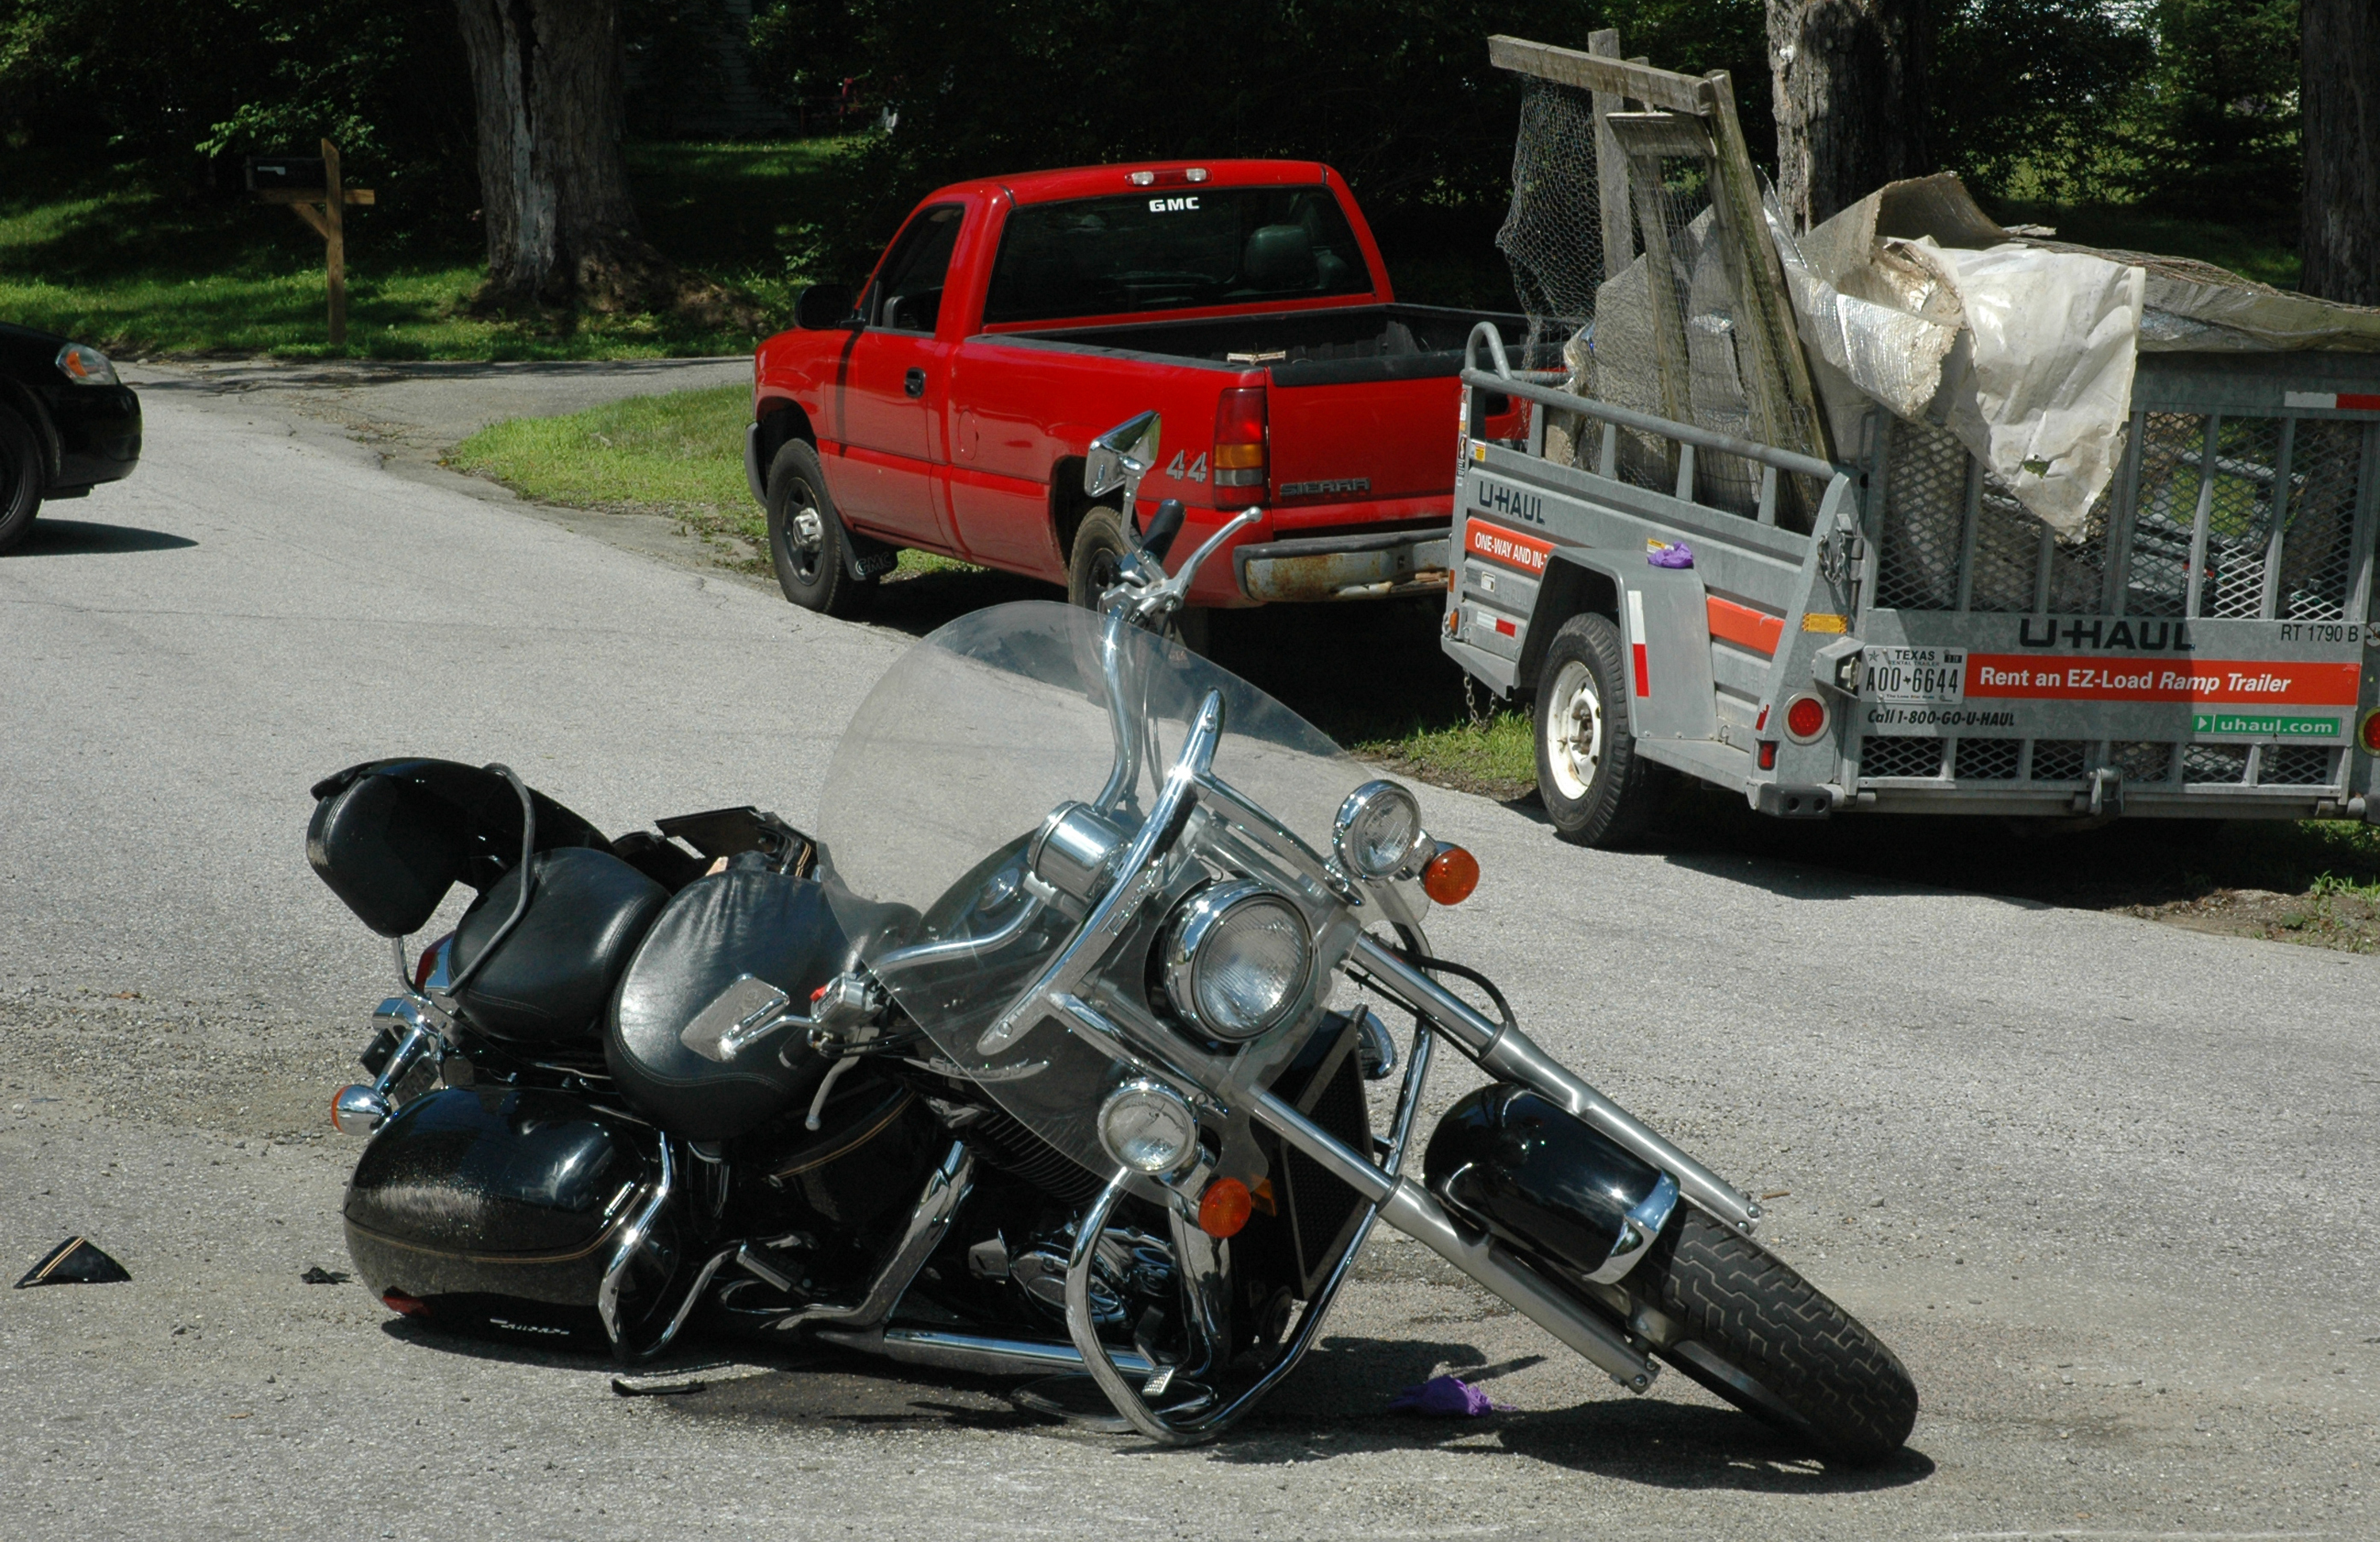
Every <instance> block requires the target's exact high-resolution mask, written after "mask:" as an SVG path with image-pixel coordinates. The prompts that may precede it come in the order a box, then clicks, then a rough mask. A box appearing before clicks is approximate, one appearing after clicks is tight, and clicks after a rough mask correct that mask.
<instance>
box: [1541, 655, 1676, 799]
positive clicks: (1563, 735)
mask: <svg viewBox="0 0 2380 1542" xmlns="http://www.w3.org/2000/svg"><path fill="white" fill-rule="evenodd" d="M1628 702H1629V696H1628V675H1627V672H1626V670H1625V668H1624V667H1623V665H1622V663H1621V648H1620V629H1619V628H1618V627H1617V626H1614V625H1612V624H1611V622H1610V620H1609V618H1608V617H1605V616H1599V615H1574V616H1573V617H1571V618H1570V619H1569V620H1568V621H1565V622H1563V623H1562V624H1561V628H1560V630H1559V631H1557V632H1555V633H1554V635H1553V640H1552V641H1550V642H1549V643H1548V644H1547V645H1546V657H1545V662H1544V663H1543V664H1542V665H1541V666H1540V667H1539V669H1538V672H1537V701H1536V740H1537V795H1538V796H1540V797H1541V798H1543V799H1544V800H1545V805H1546V813H1547V814H1548V816H1549V817H1550V818H1551V819H1552V820H1553V823H1554V829H1555V831H1556V832H1559V833H1560V836H1561V838H1562V839H1563V840H1565V841H1574V842H1576V843H1578V844H1581V845H1587V846H1617V845H1624V844H1627V843H1628V842H1629V841H1632V840H1633V839H1634V838H1635V837H1637V836H1638V835H1640V834H1642V833H1643V832H1644V830H1645V825H1646V824H1647V823H1648V822H1649V821H1650V820H1651V818H1652V815H1653V809H1654V806H1655V805H1656V804H1657V803H1658V802H1659V800H1660V795H1661V778H1660V776H1659V774H1658V772H1659V770H1660V768H1658V766H1655V765H1654V764H1653V763H1652V762H1651V761H1649V760H1645V759H1642V758H1640V757H1639V756H1638V755H1637V753H1636V738H1635V735H1633V734H1632V733H1630V732H1629V724H1628Z"/></svg>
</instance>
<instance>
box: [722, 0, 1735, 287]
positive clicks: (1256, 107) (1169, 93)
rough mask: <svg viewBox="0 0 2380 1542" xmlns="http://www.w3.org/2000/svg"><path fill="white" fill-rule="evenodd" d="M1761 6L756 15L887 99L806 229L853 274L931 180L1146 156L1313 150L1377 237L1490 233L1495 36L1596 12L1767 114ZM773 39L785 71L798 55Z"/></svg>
mask: <svg viewBox="0 0 2380 1542" xmlns="http://www.w3.org/2000/svg"><path fill="white" fill-rule="evenodd" d="M1762 14H1763V13H1762V9H1761V5H1760V3H1759V0H1699V3H1696V0H1617V3H1614V4H1611V5H1609V6H1597V5H1594V4H1581V3H1579V0H1500V3H1491V0H1415V3H1414V4H1409V5H1404V6H1381V5H1379V4H1378V3H1377V0H1300V3H1295V4H1288V5H1283V4H1279V3H1277V0H1081V3H1078V4H1075V5H1072V6H1050V5H1046V4H1038V3H1026V0H1005V3H1002V0H991V3H986V4H977V5H965V6H953V5H949V4H946V3H942V0H844V3H843V4H832V3H831V0H781V4H779V5H778V6H773V7H771V8H770V9H768V10H767V11H765V12H764V13H763V14H762V16H761V18H760V20H759V22H758V23H756V32H757V34H758V35H759V36H760V37H761V38H762V40H763V42H764V46H766V47H767V48H770V49H775V48H777V47H778V46H779V44H778V42H776V41H775V40H779V39H785V38H789V37H790V36H791V35H793V34H794V33H795V30H797V27H798V26H802V25H807V26H808V27H811V28H814V29H817V30H818V35H820V37H821V39H822V40H823V41H824V42H825V43H826V47H825V49H824V50H823V59H822V61H821V65H820V66H813V67H812V68H813V70H814V71H815V74H816V76H817V77H819V78H820V84H821V85H826V84H828V83H829V78H832V77H834V76H836V75H838V74H851V75H856V76H858V77H859V79H860V81H861V85H862V88H863V90H864V91H866V93H867V94H868V97H869V99H870V100H871V101H874V102H876V103H880V105H881V106H882V107H883V108H884V109H885V110H886V111H888V112H889V113H890V114H891V115H892V117H893V125H892V129H891V131H890V132H889V133H882V132H880V133H874V134H870V135H868V136H867V137H865V138H864V139H862V140H859V141H858V142H857V143H856V144H855V145H854V147H853V149H852V150H851V152H849V154H848V156H847V158H846V159H845V161H844V164H843V166H842V167H841V168H840V176H839V183H840V189H841V192H840V196H839V197H838V199H837V200H836V201H835V207H836V210H837V213H836V217H835V218H834V219H832V221H830V222H823V223H821V224H820V226H819V227H817V228H816V229H815V230H814V231H812V232H811V233H810V239H811V243H812V245H813V247H814V249H815V250H816V253H817V257H818V266H819V267H820V271H822V272H833V273H838V274H850V273H858V272H860V271H862V270H864V268H865V267H866V266H867V265H868V263H869V262H871V261H873V260H874V258H875V257H876V255H877V253H878V251H879V250H880V249H881V247H882V244H883V242H884V241H885V240H886V238H887V237H889V236H890V235H891V234H892V230H893V228H894V227H895V226H896V225H897V224H898V223H899V221H900V218H901V216H902V215H904V214H905V213H906V212H908V210H909V209H910V207H911V206H912V205H913V204H914V203H915V202H916V200H917V199H918V198H919V197H920V196H922V195H923V194H924V193H926V192H928V191H929V190H931V189H932V188H935V187H937V186H940V185H941V184H944V183H948V182H952V181H957V180H961V179H965V178H969V177H977V176H997V175H999V174H1002V173H1006V172H1017V171H1026V170H1032V169H1036V168H1039V167H1047V166H1063V165H1082V164H1097V163H1101V162H1111V161H1128V160H1135V159H1153V158H1159V157H1164V158H1173V157H1194V158H1207V157H1213V158H1225V157H1233V156H1286V157H1293V158H1304V159H1315V160H1320V161H1324V162H1327V163H1329V164H1331V165H1333V166H1335V167H1336V168H1338V170H1339V171H1340V172H1341V173H1342V174H1343V175H1344V176H1346V177H1347V178H1348V180H1349V182H1350V183H1351V184H1353V185H1354V188H1355V190H1356V194H1357V196H1358V198H1359V199H1361V200H1362V201H1363V203H1364V206H1365V208H1366V211H1367V212H1369V213H1370V214H1371V215H1372V216H1373V218H1374V220H1375V223H1376V225H1378V226H1380V227H1381V230H1380V233H1381V235H1382V237H1383V240H1384V241H1385V242H1387V243H1388V244H1389V245H1390V246H1391V247H1395V246H1400V245H1412V246H1415V247H1438V248H1440V249H1442V248H1443V247H1444V246H1446V245H1447V244H1449V242H1450V240H1451V238H1453V237H1456V236H1457V235H1458V233H1459V235H1460V237H1462V238H1463V239H1466V240H1472V241H1475V242H1476V243H1477V245H1478V246H1479V248H1480V249H1481V250H1482V251H1485V250H1486V249H1487V247H1486V239H1487V237H1488V234H1489V233H1490V232H1492V230H1493V228H1494V225H1495V223H1496V220H1497V219H1498V218H1499V217H1500V215H1501V214H1502V212H1503V207H1504V200H1505V196H1506V183H1507V178H1508V176H1509V173H1510V169H1511V164H1512V123H1513V119H1514V115H1515V110H1516V106H1517V103H1518V101H1519V86H1518V83H1517V82H1516V81H1515V79H1513V78H1512V76H1510V75H1507V74H1506V73H1504V72H1503V71H1500V70H1497V69H1494V68H1491V67H1489V66H1488V57H1487V46H1486V40H1487V38H1488V35H1489V34H1491V33H1496V32H1510V33H1514V34H1518V35H1522V36H1526V37H1532V38H1536V39H1540V40H1543V41H1546V42H1559V43H1564V44H1567V45H1570V46H1575V47H1584V46H1585V43H1586V40H1587V34H1588V33H1589V32H1590V31H1592V30H1594V29H1595V28H1596V27H1597V26H1599V25H1602V24H1603V23H1604V22H1605V21H1606V20H1607V19H1608V20H1610V21H1612V22H1614V23H1616V24H1617V25H1619V26H1620V27H1621V39H1622V42H1623V44H1624V45H1625V46H1626V48H1627V50H1628V51H1629V52H1630V53H1636V52H1645V53H1648V54H1653V55H1656V56H1657V57H1658V58H1659V60H1660V62H1661V63H1663V64H1665V65H1670V66H1677V67H1691V68H1701V67H1728V68H1731V69H1733V70H1735V71H1736V78H1737V90H1738V94H1739V97H1740V99H1742V100H1743V101H1744V102H1745V103H1746V104H1747V106H1749V107H1751V108H1752V110H1751V111H1749V112H1747V113H1746V114H1745V116H1746V119H1747V122H1751V123H1762V122H1765V120H1766V116H1767V115H1766V114H1765V113H1762V112H1760V111H1759V110H1758V107H1759V105H1760V104H1761V103H1765V101H1766V91H1767V88H1766V70H1765V66H1764V65H1763V64H1762V62H1761V61H1762V57H1763V55H1762V44H1761V42H1760V38H1761V26H1762V23H1761V16H1762ZM790 56H791V55H790V54H784V55H778V54H772V55H771V57H773V58H779V59H780V60H781V63H780V66H779V67H780V68H781V69H782V67H783V64H782V60H783V59H784V58H788V57H790ZM779 78H780V79H782V76H780V77H779ZM1401 237H1403V238H1402V239H1401ZM1504 303H1510V302H1509V299H1506V300H1505V301H1504Z"/></svg>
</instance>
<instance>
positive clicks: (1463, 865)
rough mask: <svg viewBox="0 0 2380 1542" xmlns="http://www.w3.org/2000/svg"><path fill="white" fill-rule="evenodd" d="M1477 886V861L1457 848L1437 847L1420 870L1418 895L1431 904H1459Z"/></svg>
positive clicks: (1467, 897)
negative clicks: (1425, 898) (1424, 866)
mask: <svg viewBox="0 0 2380 1542" xmlns="http://www.w3.org/2000/svg"><path fill="white" fill-rule="evenodd" d="M1478 887H1479V858H1477V857H1475V856H1472V855H1471V854H1470V853H1469V852H1467V851H1464V850H1463V848H1462V847H1461V846H1440V847H1439V848H1438V855H1437V856H1433V857H1431V858H1430V859H1429V865H1428V866H1427V867H1426V868H1422V870H1421V892H1423V893H1425V894H1427V895H1428V896H1429V897H1430V900H1431V901H1432V903H1434V904H1438V905H1461V904H1462V903H1463V901H1464V900H1467V899H1469V898H1470V897H1471V891H1473V890H1474V889H1476V888H1478Z"/></svg>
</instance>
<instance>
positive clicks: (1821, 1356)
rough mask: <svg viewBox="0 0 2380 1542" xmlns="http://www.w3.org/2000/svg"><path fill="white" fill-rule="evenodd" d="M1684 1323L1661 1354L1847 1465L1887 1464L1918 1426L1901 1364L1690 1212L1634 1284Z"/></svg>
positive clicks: (1845, 1316) (1819, 1299) (1811, 1292)
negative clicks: (1914, 1426)
mask: <svg viewBox="0 0 2380 1542" xmlns="http://www.w3.org/2000/svg"><path fill="white" fill-rule="evenodd" d="M1627 1288H1628V1291H1629V1293H1631V1294H1632V1295H1634V1296H1637V1297H1639V1298H1640V1299H1643V1300H1646V1301H1648V1302H1650V1303H1651V1304H1652V1305H1654V1306H1656V1307H1658V1309H1659V1310H1660V1311H1661V1312H1662V1313H1663V1314H1665V1315H1666V1316H1668V1317H1670V1318H1672V1319H1674V1320H1676V1321H1677V1322H1679V1323H1680V1324H1682V1326H1683V1329H1684V1333H1683V1336H1682V1337H1681V1338H1679V1339H1676V1340H1674V1341H1673V1342H1671V1343H1670V1345H1669V1346H1668V1347H1666V1348H1664V1349H1662V1350H1661V1351H1660V1354H1661V1357H1662V1358H1663V1359H1665V1360H1667V1361H1669V1362H1670V1364H1671V1365H1673V1366H1677V1368H1678V1369H1679V1370H1681V1371H1682V1372H1684V1373H1685V1374H1686V1375H1687V1376H1689V1377H1691V1378H1693V1379H1694V1380H1695V1381H1698V1382H1700V1383H1701V1384H1702V1385H1703V1386H1704V1387H1705V1388H1706V1389H1708V1390H1710V1391H1711V1392H1712V1393H1714V1394H1716V1395H1717V1396H1718V1397H1720V1398H1722V1399H1724V1400H1726V1401H1727V1402H1731V1403H1733V1404H1734V1405H1735V1406H1736V1407H1738V1408H1741V1409H1743V1411H1744V1412H1745V1413H1747V1414H1749V1415H1752V1416H1753V1417H1754V1418H1756V1419H1759V1420H1761V1421H1762V1422H1763V1423H1765V1424H1768V1425H1770V1426H1773V1427H1776V1428H1778V1429H1780V1430H1783V1431H1785V1432H1786V1433H1787V1434H1790V1435H1793V1436H1796V1437H1798V1438H1800V1439H1803V1440H1806V1441H1808V1442H1809V1443H1811V1444H1812V1445H1814V1446H1815V1447H1817V1448H1818V1449H1819V1450H1820V1451H1825V1452H1827V1453H1828V1455H1831V1456H1834V1457H1837V1458H1839V1459H1840V1460H1842V1461H1844V1462H1849V1463H1858V1464H1862V1465H1871V1464H1874V1463H1878V1462H1883V1461H1886V1460H1888V1459H1889V1458H1890V1457H1891V1456H1892V1454H1893V1453H1894V1452H1895V1451H1899V1450H1900V1447H1901V1444H1902V1442H1904V1441H1906V1440H1907V1439H1909V1431H1910V1429H1911V1427H1913V1425H1915V1424H1916V1422H1917V1387H1916V1384H1915V1383H1914V1382H1913V1381H1911V1380H1910V1379H1909V1372H1908V1371H1907V1370H1906V1369H1904V1368H1903V1367H1902V1366H1901V1364H1900V1357H1899V1356H1897V1355H1895V1354H1893V1353H1892V1351H1891V1350H1889V1349H1888V1348H1886V1347H1885V1345H1884V1343H1883V1342H1882V1341H1881V1340H1879V1339H1877V1338H1876V1335H1875V1334H1873V1333H1871V1332H1869V1331H1868V1330H1866V1329H1865V1328H1864V1327H1862V1326H1861V1325H1860V1322H1859V1319H1857V1318H1856V1317H1852V1315H1851V1314H1850V1313H1849V1312H1846V1311H1844V1310H1843V1309H1842V1308H1841V1307H1840V1306H1838V1305H1835V1304H1834V1303H1833V1302H1831V1301H1829V1300H1828V1299H1827V1298H1826V1297H1825V1296H1824V1295H1822V1294H1821V1293H1818V1292H1817V1291H1816V1290H1815V1289H1814V1288H1812V1286H1811V1285H1810V1283H1809V1281H1806V1280H1803V1278H1802V1277H1801V1276H1800V1275H1799V1274H1796V1273H1794V1272H1793V1270H1792V1269H1790V1268H1788V1267H1787V1266H1786V1265H1785V1264H1783V1263H1781V1262H1779V1260H1778V1259H1776V1258H1774V1257H1770V1256H1769V1255H1768V1254H1767V1253H1765V1252H1763V1251H1762V1250H1761V1249H1760V1248H1758V1247H1757V1246H1755V1245H1753V1243H1752V1241H1751V1239H1749V1238H1747V1237H1743V1236H1741V1235H1739V1234H1737V1233H1736V1232H1734V1231H1733V1230H1731V1229H1730V1228H1729V1227H1727V1226H1725V1225H1723V1224H1721V1223H1720V1222H1718V1221H1717V1220H1712V1219H1711V1218H1710V1217H1709V1216H1706V1215H1705V1214H1703V1213H1702V1212H1701V1211H1700V1210H1697V1209H1694V1208H1692V1207H1691V1206H1681V1207H1680V1208H1679V1210H1678V1215H1677V1219H1676V1220H1675V1221H1674V1222H1672V1223H1671V1224H1670V1227H1669V1228H1668V1229H1667V1230H1666V1231H1664V1232H1663V1233H1662V1235H1661V1237H1660V1239H1659V1240H1658V1241H1657V1242H1656V1243H1655V1244H1654V1245H1653V1251H1652V1252H1651V1253H1650V1254H1648V1255H1647V1256H1646V1257H1645V1260H1644V1261H1643V1262H1642V1263H1639V1264H1638V1265H1637V1266H1636V1268H1635V1270H1634V1271H1633V1273H1631V1274H1630V1275H1629V1277H1628V1281H1627Z"/></svg>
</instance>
